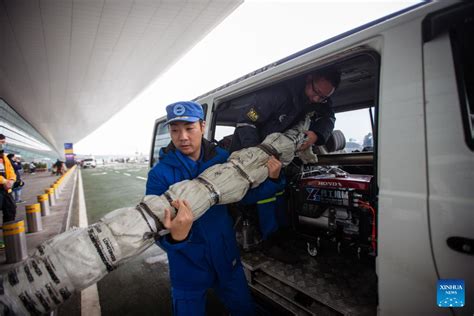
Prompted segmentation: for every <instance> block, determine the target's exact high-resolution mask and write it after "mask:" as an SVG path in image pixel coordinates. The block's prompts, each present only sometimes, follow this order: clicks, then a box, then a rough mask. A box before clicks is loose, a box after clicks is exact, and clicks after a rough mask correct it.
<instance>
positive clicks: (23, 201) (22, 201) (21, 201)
mask: <svg viewBox="0 0 474 316" xmlns="http://www.w3.org/2000/svg"><path fill="white" fill-rule="evenodd" d="M15 203H16V204H22V203H26V201H25V200H19V201H18V202H15Z"/></svg>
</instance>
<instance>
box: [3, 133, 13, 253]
mask: <svg viewBox="0 0 474 316" xmlns="http://www.w3.org/2000/svg"><path fill="white" fill-rule="evenodd" d="M6 148H7V140H6V137H5V135H3V134H0V209H1V210H2V213H3V224H5V223H6V222H10V221H13V220H15V216H16V204H15V201H14V199H13V196H12V187H13V184H14V183H15V181H16V174H15V170H14V169H13V166H12V165H11V163H10V159H8V157H7V154H6V153H5V150H6ZM2 248H5V244H4V243H3V241H0V249H2Z"/></svg>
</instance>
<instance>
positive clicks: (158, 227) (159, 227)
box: [138, 193, 166, 232]
mask: <svg viewBox="0 0 474 316" xmlns="http://www.w3.org/2000/svg"><path fill="white" fill-rule="evenodd" d="M165 195H166V193H165ZM138 205H139V206H140V207H141V208H142V209H143V210H144V211H145V212H147V214H148V215H150V217H151V218H153V220H154V221H155V224H156V231H157V232H160V230H165V229H166V228H165V225H163V223H162V222H161V221H160V219H159V218H158V216H156V215H155V214H154V213H153V212H152V211H151V210H150V208H149V207H148V205H146V204H145V203H144V202H140V203H139V204H138Z"/></svg>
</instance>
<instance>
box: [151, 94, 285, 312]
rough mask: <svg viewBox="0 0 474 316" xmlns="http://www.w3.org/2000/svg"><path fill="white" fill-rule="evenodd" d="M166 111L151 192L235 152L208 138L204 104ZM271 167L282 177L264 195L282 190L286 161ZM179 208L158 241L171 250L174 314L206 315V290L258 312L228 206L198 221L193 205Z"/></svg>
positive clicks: (232, 308)
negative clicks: (165, 140) (165, 141)
mask: <svg viewBox="0 0 474 316" xmlns="http://www.w3.org/2000/svg"><path fill="white" fill-rule="evenodd" d="M166 111H167V124H169V133H170V136H171V143H170V144H169V145H168V147H166V148H163V149H162V150H161V152H160V158H159V162H158V163H157V164H156V165H155V167H154V168H153V169H152V170H151V171H150V172H149V174H148V181H147V185H146V194H147V195H149V194H153V195H160V194H163V193H164V192H165V191H166V190H168V188H169V186H171V185H173V184H175V183H177V182H180V181H183V180H187V179H193V178H195V177H197V176H198V175H199V174H200V173H202V172H203V171H204V170H206V169H207V168H209V167H211V166H213V165H215V164H220V163H223V162H225V161H226V160H227V158H228V156H229V154H228V152H227V151H225V150H224V149H222V148H220V147H217V146H216V145H215V144H213V143H210V142H209V141H207V140H206V139H204V138H203V134H204V127H205V122H204V113H203V110H202V107H201V105H199V104H198V103H195V102H177V103H174V104H171V105H169V106H167V108H166ZM267 165H268V168H269V176H270V177H274V175H275V174H276V175H277V176H276V179H275V180H273V181H272V180H267V181H265V182H264V183H262V184H261V185H260V186H259V187H258V188H257V189H258V190H259V193H258V194H256V195H258V196H272V195H273V194H275V192H276V190H277V185H278V180H277V179H278V174H279V173H280V169H281V163H280V162H279V161H278V160H276V159H275V158H272V159H270V161H269V163H268V164H267ZM257 189H254V190H257ZM254 190H251V192H252V191H254ZM253 193H254V192H252V193H250V192H249V194H253ZM173 206H174V207H175V208H177V209H178V213H177V215H176V217H175V218H174V219H173V220H171V219H170V215H169V214H170V212H168V211H166V218H165V221H164V224H165V226H166V227H167V228H168V229H169V230H170V234H168V235H166V236H164V237H161V238H160V239H159V241H158V244H159V245H160V246H161V247H162V248H163V249H164V250H165V251H166V252H167V254H168V261H169V268H170V279H171V288H172V300H173V313H174V314H175V315H205V310H206V307H205V301H206V300H205V297H206V292H207V289H209V288H214V289H215V293H216V294H217V295H218V296H219V298H220V299H221V301H222V302H223V303H224V305H225V306H226V308H227V309H228V310H229V312H230V313H231V314H232V315H252V314H254V313H255V307H254V303H253V301H252V298H251V296H250V291H249V288H248V285H247V281H246V279H245V275H244V271H243V267H242V263H241V261H240V256H239V250H238V247H237V242H236V239H235V232H234V230H233V228H232V219H231V217H230V216H229V214H228V212H227V209H226V207H225V206H224V205H215V206H213V207H211V208H210V209H209V210H208V211H207V212H206V213H205V214H204V215H203V216H201V217H200V218H199V219H197V220H196V221H194V222H192V220H193V219H192V216H189V214H191V212H190V211H189V209H190V208H192V205H187V204H186V202H184V201H175V202H174V205H173Z"/></svg>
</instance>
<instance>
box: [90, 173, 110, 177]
mask: <svg viewBox="0 0 474 316" xmlns="http://www.w3.org/2000/svg"><path fill="white" fill-rule="evenodd" d="M103 174H107V172H102V173H93V174H91V176H101V175H103Z"/></svg>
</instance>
